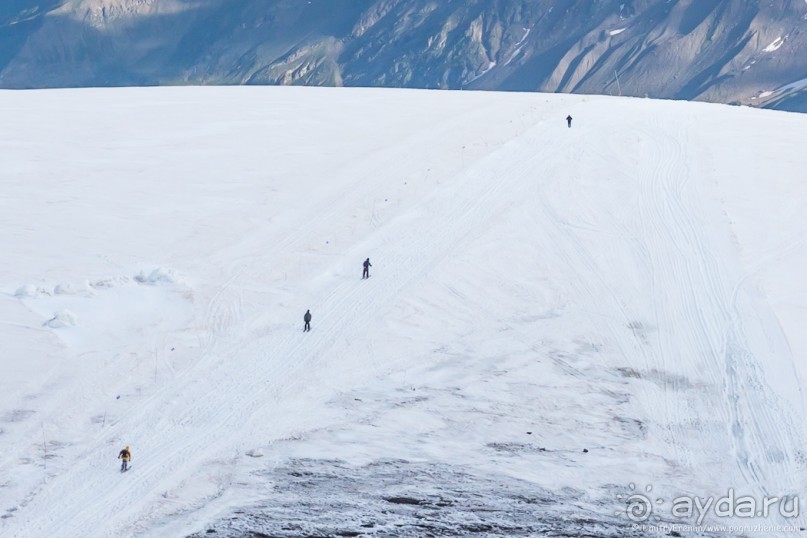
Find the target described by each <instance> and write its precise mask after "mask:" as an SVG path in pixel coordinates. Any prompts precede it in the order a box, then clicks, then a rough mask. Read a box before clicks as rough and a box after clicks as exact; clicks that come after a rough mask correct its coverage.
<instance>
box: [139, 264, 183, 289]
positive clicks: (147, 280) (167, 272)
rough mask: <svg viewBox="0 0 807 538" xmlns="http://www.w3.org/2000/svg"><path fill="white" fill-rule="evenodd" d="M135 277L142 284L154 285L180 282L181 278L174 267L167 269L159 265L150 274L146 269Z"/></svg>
mask: <svg viewBox="0 0 807 538" xmlns="http://www.w3.org/2000/svg"><path fill="white" fill-rule="evenodd" d="M134 279H135V281H136V282H138V283H140V284H149V285H152V286H156V285H160V284H179V283H180V279H179V277H178V275H177V274H176V272H175V271H174V270H173V269H165V268H163V267H157V268H156V269H154V270H153V271H151V273H149V274H148V275H146V272H145V271H140V272H139V273H138V274H136V275H135V277H134Z"/></svg>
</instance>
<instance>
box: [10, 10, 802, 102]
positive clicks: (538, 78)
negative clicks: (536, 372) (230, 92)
mask: <svg viewBox="0 0 807 538" xmlns="http://www.w3.org/2000/svg"><path fill="white" fill-rule="evenodd" d="M805 30H807V2H806V1H805V0H766V1H756V0H3V2H2V3H0V87H5V88H30V87H62V86H90V85H92V86H110V85H114V86H119V85H156V84H305V85H337V86H342V85H343V86H387V87H407V88H445V89H479V90H518V91H544V92H575V93H591V94H610V95H617V94H621V95H632V96H650V97H659V98H675V99H692V100H702V101H715V102H726V103H742V104H753V105H759V106H767V107H772V108H781V109H787V110H798V111H807V32H805Z"/></svg>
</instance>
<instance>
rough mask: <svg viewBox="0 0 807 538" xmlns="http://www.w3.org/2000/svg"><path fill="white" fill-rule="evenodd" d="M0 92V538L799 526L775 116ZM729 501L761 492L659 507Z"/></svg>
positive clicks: (797, 157) (805, 291)
mask: <svg viewBox="0 0 807 538" xmlns="http://www.w3.org/2000/svg"><path fill="white" fill-rule="evenodd" d="M0 110H2V115H3V118H4V122H3V128H2V130H0V158H1V160H2V163H3V164H2V167H0V187H1V188H2V191H1V192H2V195H0V252H2V253H3V254H4V258H5V263H3V264H2V265H0V291H2V295H0V340H1V341H2V342H3V352H2V355H0V361H2V362H0V366H1V367H2V370H1V371H2V377H0V535H2V536H4V537H5V536H8V537H32V538H34V537H35V538H39V537H46V536H54V537H55V536H59V537H87V536H92V537H96V536H97V537H107V536H108V537H121V536H143V537H169V536H170V537H173V536H191V535H192V536H233V537H235V536H246V535H249V533H250V532H253V533H263V535H271V536H301V535H312V536H336V535H341V536H423V535H425V534H428V533H432V534H444V535H445V534H454V535H473V534H475V535H485V536H495V535H508V534H509V535H525V536H527V535H535V534H539V533H554V534H553V535H555V536H581V535H583V536H655V535H659V536H666V535H669V533H670V532H672V531H671V529H677V530H675V532H677V533H678V535H681V536H706V535H709V536H711V535H723V536H725V535H732V536H741V535H749V536H751V535H757V536H772V535H776V534H781V535H788V534H792V531H793V530H794V529H795V530H796V532H798V529H799V528H803V527H805V526H807V498H805V496H804V486H805V483H807V474H805V465H806V464H807V448H805V441H807V432H805V426H804V424H805V418H806V417H805V415H806V414H807V410H806V409H805V396H804V392H803V387H804V386H805V384H806V383H807V361H805V360H804V358H805V356H807V332H805V331H804V325H805V322H807V280H805V278H804V275H805V272H806V271H807V214H805V211H804V209H805V207H807V185H806V184H805V183H804V179H805V178H804V171H805V170H807V152H805V151H804V141H805V140H807V116H803V115H797V114H786V113H777V112H768V111H760V110H754V109H748V108H734V107H728V106H720V105H705V104H695V103H685V102H671V101H653V100H647V99H627V98H612V97H591V96H589V97H586V96H571V95H541V94H513V93H508V94H499V93H472V92H436V91H403V90H379V89H373V90H369V89H367V90H362V89H349V90H348V89H321V88H281V87H272V88H268V87H263V88H244V87H241V88H159V89H157V88H152V89H104V90H94V89H84V90H60V91H24V92H0ZM567 114H571V115H572V116H573V117H574V123H573V126H572V128H571V129H569V128H567V127H566V122H565V120H564V118H565V117H566V115H567ZM367 257H369V258H370V260H371V262H372V264H373V267H372V268H371V270H370V273H371V278H370V279H368V280H361V278H360V277H361V268H362V267H361V263H362V261H363V260H364V259H365V258H367ZM306 309H311V313H312V315H313V321H312V324H311V325H312V330H311V332H310V333H303V332H302V328H303V321H302V317H303V313H304V312H305V311H306ZM126 445H129V446H130V447H131V450H132V453H133V462H132V469H131V470H130V471H129V472H127V473H125V474H121V473H120V472H119V462H118V460H116V455H117V454H118V451H119V450H120V449H121V448H123V447H124V446H126ZM730 490H731V491H732V492H734V494H736V497H742V496H745V497H746V498H751V499H753V500H754V501H755V502H757V503H759V507H760V508H761V505H762V503H763V500H764V498H765V497H768V498H770V497H776V498H777V499H779V500H778V501H773V502H772V504H771V508H770V513H768V514H767V515H764V514H762V515H761V514H759V513H757V510H756V509H755V510H754V511H753V515H754V517H743V515H745V516H748V515H749V514H748V513H747V512H746V513H745V514H742V513H738V512H739V510H734V511H732V513H730V514H725V513H724V514H720V513H718V512H716V511H715V509H712V510H711V511H709V513H706V514H704V516H705V517H704V518H702V519H701V521H700V526H697V527H695V526H694V525H695V524H696V523H698V521H697V520H698V519H699V518H698V515H699V514H698V513H697V512H695V513H694V514H692V515H690V516H688V517H676V515H674V514H673V513H672V506H673V499H676V498H681V497H690V498H693V497H695V496H697V497H698V498H700V499H706V498H708V497H713V498H714V499H718V498H720V497H726V496H727V495H728V492H729V491H730ZM631 495H634V499H633V501H631V502H635V501H636V495H642V496H644V497H647V499H648V501H650V502H651V506H650V508H651V513H648V514H647V516H648V519H646V520H645V519H644V518H639V519H640V520H636V521H634V520H631V519H630V518H629V517H628V516H629V514H628V513H627V512H629V511H630V510H628V509H633V508H635V506H633V505H630V504H627V505H626V499H627V498H628V497H629V496H631ZM639 500H642V499H639ZM768 500H770V499H768ZM634 517H635V514H634ZM637 523H638V524H639V526H636V525H637ZM641 525H650V526H648V527H642V526H641ZM669 525H683V526H682V527H678V528H674V527H669ZM690 526H692V527H690ZM762 526H766V527H764V529H765V530H762V531H759V529H760V528H763V527H762ZM256 535H258V534H256Z"/></svg>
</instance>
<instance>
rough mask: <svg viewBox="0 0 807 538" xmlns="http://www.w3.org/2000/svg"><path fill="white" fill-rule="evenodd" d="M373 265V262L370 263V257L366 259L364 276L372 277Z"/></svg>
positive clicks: (362, 275)
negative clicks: (371, 268)
mask: <svg viewBox="0 0 807 538" xmlns="http://www.w3.org/2000/svg"><path fill="white" fill-rule="evenodd" d="M372 266H373V264H372V263H370V258H367V259H366V260H364V272H362V274H361V277H362V278H370V267H372Z"/></svg>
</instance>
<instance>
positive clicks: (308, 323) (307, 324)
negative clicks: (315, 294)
mask: <svg viewBox="0 0 807 538" xmlns="http://www.w3.org/2000/svg"><path fill="white" fill-rule="evenodd" d="M303 321H305V327H303V332H306V331H310V330H311V311H310V310H306V311H305V316H303Z"/></svg>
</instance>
